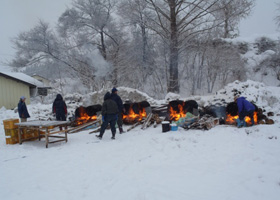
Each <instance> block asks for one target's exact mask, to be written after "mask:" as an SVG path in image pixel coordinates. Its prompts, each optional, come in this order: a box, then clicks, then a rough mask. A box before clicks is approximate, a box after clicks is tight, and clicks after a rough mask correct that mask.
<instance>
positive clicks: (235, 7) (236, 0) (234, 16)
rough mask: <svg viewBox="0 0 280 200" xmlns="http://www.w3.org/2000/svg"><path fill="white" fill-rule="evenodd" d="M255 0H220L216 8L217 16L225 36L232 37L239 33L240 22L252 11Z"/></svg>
mask: <svg viewBox="0 0 280 200" xmlns="http://www.w3.org/2000/svg"><path fill="white" fill-rule="evenodd" d="M254 5H255V0H220V1H219V2H218V3H217V4H216V5H215V6H214V9H216V10H217V11H216V12H214V14H215V16H216V18H217V19H219V21H221V22H222V23H221V25H220V26H222V28H221V29H222V33H223V34H222V35H221V37H223V38H232V37H235V36H237V35H238V24H239V22H240V21H241V20H242V19H244V18H246V17H247V16H248V15H249V14H250V13H251V11H252V9H253V7H254Z"/></svg>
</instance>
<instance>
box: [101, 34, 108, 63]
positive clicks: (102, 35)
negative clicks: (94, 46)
mask: <svg viewBox="0 0 280 200" xmlns="http://www.w3.org/2000/svg"><path fill="white" fill-rule="evenodd" d="M100 37H101V38H100V39H101V55H102V56H103V58H104V60H106V58H107V55H106V47H105V42H104V33H103V31H101V32H100Z"/></svg>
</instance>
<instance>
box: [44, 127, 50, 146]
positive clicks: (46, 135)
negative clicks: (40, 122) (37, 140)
mask: <svg viewBox="0 0 280 200" xmlns="http://www.w3.org/2000/svg"><path fill="white" fill-rule="evenodd" d="M45 137H46V148H48V146H49V129H48V128H46V133H45Z"/></svg>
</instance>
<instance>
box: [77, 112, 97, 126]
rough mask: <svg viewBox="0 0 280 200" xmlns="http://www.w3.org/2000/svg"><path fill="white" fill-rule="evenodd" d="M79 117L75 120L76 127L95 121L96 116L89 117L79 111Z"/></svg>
mask: <svg viewBox="0 0 280 200" xmlns="http://www.w3.org/2000/svg"><path fill="white" fill-rule="evenodd" d="M79 115H80V117H79V118H77V119H76V123H77V125H81V124H84V123H87V122H90V121H95V120H96V119H97V116H96V115H93V116H89V115H88V114H87V113H86V112H85V110H84V109H80V113H79Z"/></svg>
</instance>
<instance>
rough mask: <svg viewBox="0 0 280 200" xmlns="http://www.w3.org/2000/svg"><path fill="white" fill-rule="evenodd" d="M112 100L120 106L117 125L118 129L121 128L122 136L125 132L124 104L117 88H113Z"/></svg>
mask: <svg viewBox="0 0 280 200" xmlns="http://www.w3.org/2000/svg"><path fill="white" fill-rule="evenodd" d="M111 98H112V100H114V101H115V102H116V103H117V105H118V110H119V112H118V120H117V124H118V127H119V131H120V134H122V133H123V132H124V131H123V128H122V126H123V120H122V112H123V109H124V107H123V102H122V99H121V97H120V96H119V95H118V90H117V88H115V87H114V88H113V89H112V94H111Z"/></svg>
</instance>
